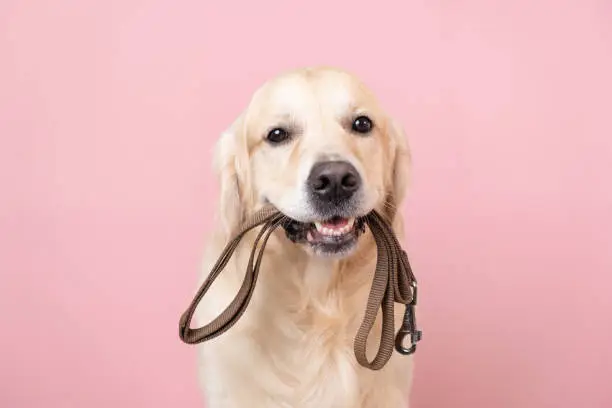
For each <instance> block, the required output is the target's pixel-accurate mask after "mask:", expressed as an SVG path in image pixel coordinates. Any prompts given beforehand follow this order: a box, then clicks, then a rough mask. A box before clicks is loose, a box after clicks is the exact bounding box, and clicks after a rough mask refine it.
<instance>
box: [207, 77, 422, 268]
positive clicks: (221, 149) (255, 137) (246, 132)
mask: <svg viewBox="0 0 612 408" xmlns="http://www.w3.org/2000/svg"><path fill="white" fill-rule="evenodd" d="M409 158H410V156H409V150H408V145H407V141H406V138H405V135H404V133H403V131H402V130H401V128H400V127H399V126H398V125H397V124H396V123H395V122H394V121H393V120H392V119H391V118H390V117H388V116H387V115H386V114H385V113H384V112H383V111H382V109H381V108H380V106H379V105H378V103H377V101H376V99H375V97H374V96H373V95H372V93H371V92H370V91H369V90H368V89H367V88H366V87H365V86H364V85H363V84H362V83H361V82H360V81H359V80H358V79H356V78H355V77H354V76H352V75H350V74H348V73H346V72H343V71H339V70H336V69H331V68H316V69H313V68H311V69H302V70H297V71H292V72H288V73H285V74H283V75H281V76H279V77H277V78H275V79H273V80H271V81H269V82H267V83H266V84H264V85H263V86H262V87H261V88H260V89H258V90H257V91H256V92H255V94H254V96H253V98H252V100H251V102H250V104H249V106H248V107H247V109H246V110H245V111H244V112H243V113H242V115H241V116H240V117H239V118H238V119H237V120H236V121H235V122H234V123H233V125H232V126H231V127H230V129H229V130H228V131H226V132H225V133H224V134H223V135H222V137H221V138H220V140H219V142H218V144H217V148H216V153H215V168H216V171H217V173H218V175H219V177H220V184H221V202H220V217H221V222H222V225H223V228H224V230H225V232H226V233H227V234H228V235H233V234H235V233H236V232H237V230H238V228H239V226H240V224H241V223H242V222H244V221H245V220H246V218H247V217H248V216H249V215H250V214H252V213H253V212H254V211H256V210H257V209H258V208H259V207H261V206H262V205H264V204H266V203H270V204H272V205H274V206H275V207H276V208H277V209H278V210H280V211H281V212H282V213H284V214H285V215H286V216H288V217H289V218H291V219H292V220H293V221H291V222H287V223H286V224H285V225H284V227H285V231H286V233H287V236H288V237H289V238H290V239H291V240H292V241H293V242H295V243H298V244H301V245H304V246H305V248H307V249H309V250H312V251H313V252H314V253H316V254H318V255H337V256H344V255H347V254H349V253H350V252H351V250H352V249H353V248H354V247H355V246H356V243H357V241H358V237H359V235H360V232H361V231H362V230H363V221H362V220H361V219H360V217H362V216H364V215H366V214H367V213H369V212H370V211H371V210H373V209H377V210H379V211H380V212H381V213H382V214H392V213H393V212H394V211H393V210H394V209H395V207H396V206H397V205H398V204H399V203H400V202H401V200H402V198H403V196H404V193H405V189H406V184H407V173H408V164H409Z"/></svg>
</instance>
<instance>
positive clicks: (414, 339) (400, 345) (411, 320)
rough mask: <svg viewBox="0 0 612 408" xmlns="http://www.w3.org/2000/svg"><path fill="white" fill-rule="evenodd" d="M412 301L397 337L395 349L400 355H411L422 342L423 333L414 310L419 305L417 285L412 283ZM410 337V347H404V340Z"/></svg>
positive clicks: (414, 282) (408, 305) (407, 307)
mask: <svg viewBox="0 0 612 408" xmlns="http://www.w3.org/2000/svg"><path fill="white" fill-rule="evenodd" d="M411 286H412V300H411V301H410V303H408V304H407V305H406V310H405V311H404V321H403V322H402V327H400V329H399V330H398V332H397V335H396V336H395V349H396V350H397V351H398V353H400V354H404V355H410V354H413V353H414V352H415V351H416V347H417V343H418V342H419V341H420V340H421V337H422V333H421V331H420V330H418V329H417V326H416V315H415V311H414V308H415V306H416V304H417V283H416V281H412V283H411ZM407 336H410V347H404V339H405V338H406V337H407Z"/></svg>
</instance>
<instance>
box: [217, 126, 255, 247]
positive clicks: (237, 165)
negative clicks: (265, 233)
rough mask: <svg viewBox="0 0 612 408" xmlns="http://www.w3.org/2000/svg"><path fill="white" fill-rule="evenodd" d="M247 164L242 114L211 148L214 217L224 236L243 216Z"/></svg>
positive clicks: (237, 224) (233, 231) (229, 233)
mask: <svg viewBox="0 0 612 408" xmlns="http://www.w3.org/2000/svg"><path fill="white" fill-rule="evenodd" d="M248 163H249V160H248V151H247V147H246V137H245V134H244V119H243V115H241V116H240V117H238V118H237V119H236V120H235V121H234V123H232V125H231V126H230V127H229V128H228V129H227V130H226V131H225V132H223V133H222V134H221V137H220V138H219V140H218V141H217V143H216V145H215V149H214V158H213V169H214V171H215V174H216V176H217V179H218V182H219V187H220V199H219V207H218V210H217V211H218V213H217V217H218V221H219V224H220V227H221V232H222V233H223V234H224V235H226V236H233V235H234V234H235V233H236V232H237V229H238V227H239V226H240V225H241V224H242V223H243V221H244V219H245V208H246V202H245V200H246V197H247V194H248V191H247V189H248V182H249V181H248Z"/></svg>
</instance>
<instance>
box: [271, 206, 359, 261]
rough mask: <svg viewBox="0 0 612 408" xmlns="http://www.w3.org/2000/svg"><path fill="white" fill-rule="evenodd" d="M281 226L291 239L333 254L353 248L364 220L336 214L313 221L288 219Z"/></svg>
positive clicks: (321, 251) (325, 253)
mask: <svg viewBox="0 0 612 408" xmlns="http://www.w3.org/2000/svg"><path fill="white" fill-rule="evenodd" d="M283 227H284V229H285V232H286V234H287V237H288V238H289V239H290V240H291V241H293V242H296V243H297V242H299V243H305V244H307V245H309V246H310V247H312V248H313V249H314V251H315V252H317V253H320V254H322V255H335V254H343V253H346V252H349V251H350V250H351V249H353V247H354V246H355V245H356V244H357V239H358V238H359V235H360V234H361V233H362V232H364V231H365V221H364V220H363V219H362V218H354V217H353V218H343V217H339V216H336V217H332V218H330V219H327V220H324V221H317V222H313V223H302V222H299V221H295V220H290V221H288V222H286V223H284V224H283Z"/></svg>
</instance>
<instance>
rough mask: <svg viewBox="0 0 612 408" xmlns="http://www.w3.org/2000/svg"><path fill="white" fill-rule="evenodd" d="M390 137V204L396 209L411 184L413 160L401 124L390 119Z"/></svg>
mask: <svg viewBox="0 0 612 408" xmlns="http://www.w3.org/2000/svg"><path fill="white" fill-rule="evenodd" d="M388 129H389V135H390V139H391V149H392V152H391V162H392V163H393V166H392V170H391V180H390V182H391V186H390V198H389V199H390V200H391V202H390V203H389V204H390V205H391V206H393V207H394V208H399V207H400V206H401V204H402V202H403V201H404V198H405V196H406V192H407V190H408V186H409V184H410V167H411V164H412V158H411V154H410V146H409V144H408V139H407V137H406V132H405V131H404V128H403V127H402V126H401V124H400V123H399V122H397V121H396V120H394V119H389V122H388Z"/></svg>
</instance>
